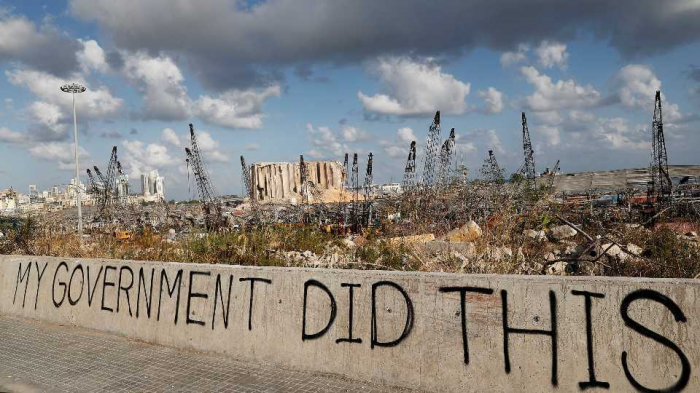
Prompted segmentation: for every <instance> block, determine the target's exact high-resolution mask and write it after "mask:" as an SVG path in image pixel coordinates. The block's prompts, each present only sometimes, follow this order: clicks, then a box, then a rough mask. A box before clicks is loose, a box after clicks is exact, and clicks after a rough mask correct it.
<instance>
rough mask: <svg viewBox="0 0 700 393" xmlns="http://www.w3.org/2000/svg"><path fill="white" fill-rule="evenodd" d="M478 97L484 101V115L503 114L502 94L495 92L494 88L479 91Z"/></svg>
mask: <svg viewBox="0 0 700 393" xmlns="http://www.w3.org/2000/svg"><path fill="white" fill-rule="evenodd" d="M479 97H480V98H482V99H483V100H484V110H483V112H485V113H501V112H503V93H501V92H500V91H498V90H496V88H494V87H489V88H488V89H487V90H481V91H479Z"/></svg>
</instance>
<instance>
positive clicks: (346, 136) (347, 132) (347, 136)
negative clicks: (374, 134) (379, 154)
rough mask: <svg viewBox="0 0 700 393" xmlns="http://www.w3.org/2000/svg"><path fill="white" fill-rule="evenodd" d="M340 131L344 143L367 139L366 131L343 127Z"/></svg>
mask: <svg viewBox="0 0 700 393" xmlns="http://www.w3.org/2000/svg"><path fill="white" fill-rule="evenodd" d="M341 131H342V134H343V140H345V141H346V142H360V141H366V140H368V139H369V135H368V134H367V131H365V130H362V129H359V128H357V127H343V129H342V130H341Z"/></svg>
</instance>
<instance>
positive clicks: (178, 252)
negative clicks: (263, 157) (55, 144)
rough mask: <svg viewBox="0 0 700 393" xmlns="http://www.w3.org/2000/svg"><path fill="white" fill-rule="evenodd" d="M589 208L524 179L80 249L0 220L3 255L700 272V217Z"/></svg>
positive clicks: (52, 233)
mask: <svg viewBox="0 0 700 393" xmlns="http://www.w3.org/2000/svg"><path fill="white" fill-rule="evenodd" d="M592 203H593V202H592V201H591V205H590V206H588V205H585V206H580V205H573V204H566V203H562V201H556V200H554V199H553V198H552V197H551V195H550V194H549V193H548V192H546V190H545V189H543V188H539V189H536V190H535V189H530V188H529V187H528V186H527V184H525V182H524V181H520V182H516V183H505V184H504V183H501V182H487V181H473V182H469V183H468V184H452V185H450V186H445V187H444V188H443V189H439V190H428V191H426V190H414V191H413V192H410V191H409V192H407V193H404V194H403V195H401V196H400V197H398V198H395V199H392V200H380V201H376V205H375V207H376V211H378V212H381V213H379V214H378V215H377V217H378V218H377V219H376V221H375V220H373V224H374V225H373V226H372V227H371V228H370V229H364V230H362V231H361V233H357V234H352V235H342V234H339V233H337V232H338V229H339V226H338V225H335V226H334V225H330V226H328V222H327V221H326V222H324V224H323V225H321V224H282V223H276V224H269V223H268V224H261V223H258V224H256V225H255V226H248V227H246V226H245V225H243V226H241V227H238V226H236V227H235V228H240V229H235V230H234V229H233V228H234V227H231V228H230V229H229V230H228V231H220V232H210V233H206V232H197V231H196V228H194V227H191V226H190V227H187V228H182V227H179V228H177V229H175V228H173V229H170V228H168V227H165V228H161V229H160V232H156V231H154V230H151V229H149V228H150V227H148V226H146V227H145V228H144V229H139V230H138V231H137V232H134V233H129V236H127V237H128V238H124V236H120V237H118V236H115V233H114V232H110V231H108V230H104V229H102V230H101V232H94V231H93V232H92V233H90V234H89V235H87V236H86V237H85V239H84V243H85V244H84V246H83V247H80V244H79V239H78V238H77V237H76V236H75V235H74V234H65V233H64V232H62V231H60V230H58V228H57V224H55V223H53V222H51V221H50V220H37V219H35V218H32V217H29V218H26V219H22V220H20V219H2V220H0V231H2V232H3V233H4V234H5V236H4V237H3V238H1V239H0V253H3V254H24V255H48V256H61V257H83V258H88V257H89V258H114V259H131V260H150V261H175V262H195V263H208V264H215V263H220V264H237V265H254V266H306V267H326V268H353V269H386V270H410V271H441V272H456V273H493V274H557V275H605V276H639V277H679V278H697V277H698V276H699V275H700V239H699V238H698V237H697V234H696V233H697V232H700V215H697V214H695V215H693V214H686V215H682V214H681V215H670V216H668V217H673V218H668V217H665V216H659V217H652V218H653V219H652V220H649V219H648V218H649V217H648V216H647V217H645V216H642V217H641V218H640V216H639V214H637V213H634V212H630V211H629V210H628V209H626V208H624V206H619V205H618V206H612V207H596V208H593V204H592ZM333 206H334V207H332V208H333V209H337V208H340V207H342V206H340V205H337V204H336V205H333ZM329 214H331V213H329ZM310 221H312V220H310ZM319 221H320V220H319ZM331 223H332V221H331ZM640 223H643V224H644V225H641V224H640ZM328 228H330V229H331V231H328ZM177 231H179V232H177ZM561 232H563V234H562V233H561Z"/></svg>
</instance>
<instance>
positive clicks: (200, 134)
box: [161, 128, 229, 162]
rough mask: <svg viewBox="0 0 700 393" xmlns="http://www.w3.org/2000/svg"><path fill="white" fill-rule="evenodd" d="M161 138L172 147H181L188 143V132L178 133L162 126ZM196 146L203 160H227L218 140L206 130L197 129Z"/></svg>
mask: <svg viewBox="0 0 700 393" xmlns="http://www.w3.org/2000/svg"><path fill="white" fill-rule="evenodd" d="M161 139H162V140H163V141H164V142H166V143H168V144H170V145H172V146H173V147H177V148H182V147H185V146H189V145H190V137H189V134H183V135H178V134H177V133H176V132H175V131H174V130H173V129H172V128H164V129H163V132H162V134H161ZM197 146H198V147H199V151H200V152H201V153H202V154H203V155H204V160H205V161H215V162H228V160H229V158H228V156H227V155H226V154H225V153H224V152H222V151H221V150H219V142H218V141H216V140H214V138H212V137H211V134H210V133H209V132H208V131H204V130H197Z"/></svg>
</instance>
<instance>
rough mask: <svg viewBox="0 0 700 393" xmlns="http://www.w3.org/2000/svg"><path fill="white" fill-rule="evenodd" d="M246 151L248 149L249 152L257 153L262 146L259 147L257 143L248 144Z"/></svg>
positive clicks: (245, 147)
mask: <svg viewBox="0 0 700 393" xmlns="http://www.w3.org/2000/svg"><path fill="white" fill-rule="evenodd" d="M244 149H246V150H247V151H255V150H258V149H260V145H258V144H257V143H246V145H245V146H244Z"/></svg>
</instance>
